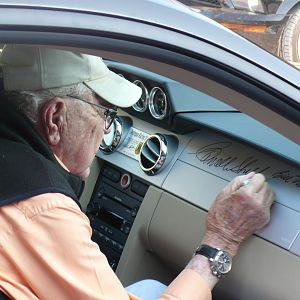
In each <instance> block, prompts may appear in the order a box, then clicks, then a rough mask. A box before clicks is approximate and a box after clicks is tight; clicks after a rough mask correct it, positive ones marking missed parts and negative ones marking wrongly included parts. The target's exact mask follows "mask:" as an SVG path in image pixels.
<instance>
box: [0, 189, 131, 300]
mask: <svg viewBox="0 0 300 300" xmlns="http://www.w3.org/2000/svg"><path fill="white" fill-rule="evenodd" d="M7 209H8V208H7ZM7 215H8V217H9V220H10V221H11V222H13V224H11V226H13V232H11V234H10V236H9V238H6V243H5V245H4V246H5V249H2V250H1V251H3V252H5V253H3V252H2V254H3V255H4V256H5V261H4V262H5V268H4V269H2V270H1V271H0V273H1V274H0V275H1V276H2V274H3V276H5V278H6V283H5V288H4V290H5V291H8V293H9V294H10V295H14V299H23V300H24V299H26V300H27V299H43V300H46V299H49V300H50V299H59V300H69V299H84V300H116V299H118V300H129V299H134V297H133V296H130V295H129V294H128V293H127V292H126V290H125V289H124V288H123V286H122V284H121V282H120V281H119V279H118V278H117V276H116V275H115V273H114V272H113V270H112V269H111V267H110V266H109V264H108V262H107V259H106V257H105V255H104V254H103V253H101V251H99V247H98V245H97V244H96V243H94V242H93V241H92V240H91V234H92V231H91V227H90V224H89V220H88V218H87V217H86V216H85V214H84V213H82V212H81V211H80V210H79V208H78V206H77V204H76V203H75V202H74V201H73V200H71V199H70V198H68V197H66V196H63V195H61V194H44V195H40V196H37V197H33V198H30V199H28V200H25V201H22V203H21V202H20V203H19V204H18V205H17V209H16V207H10V212H9V214H7ZM1 221H2V222H4V221H5V220H3V219H2V220H1ZM10 228H11V227H10ZM2 272H3V273H2ZM8 281H9V282H8ZM15 296H16V297H15Z"/></svg>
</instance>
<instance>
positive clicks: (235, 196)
mask: <svg viewBox="0 0 300 300" xmlns="http://www.w3.org/2000/svg"><path fill="white" fill-rule="evenodd" d="M246 179H249V180H250V182H249V183H248V184H247V185H245V186H244V185H243V181H244V180H246ZM274 197H275V195H274V193H273V191H272V190H271V188H270V187H269V185H268V183H267V182H266V180H265V177H264V176H263V175H262V174H255V173H254V172H252V173H249V174H247V175H244V176H238V177H236V178H235V179H234V180H232V181H231V182H230V183H229V184H228V185H227V186H226V187H225V188H224V189H223V190H222V191H221V192H220V193H219V194H218V196H217V198H216V200H215V202H214V203H213V205H212V207H211V208H210V210H209V212H208V217H207V230H206V233H205V236H204V239H203V240H202V243H203V244H204V243H205V244H208V245H211V246H214V247H220V248H222V249H224V250H227V251H228V252H229V253H230V254H231V255H232V256H234V255H235V254H236V252H237V250H238V248H239V246H240V244H241V243H242V242H243V241H244V240H245V239H247V238H248V237H249V236H251V235H252V234H253V233H254V232H255V231H257V230H258V229H260V228H262V227H263V226H265V225H266V224H267V223H268V222H269V220H270V207H271V205H272V203H273V201H274Z"/></svg>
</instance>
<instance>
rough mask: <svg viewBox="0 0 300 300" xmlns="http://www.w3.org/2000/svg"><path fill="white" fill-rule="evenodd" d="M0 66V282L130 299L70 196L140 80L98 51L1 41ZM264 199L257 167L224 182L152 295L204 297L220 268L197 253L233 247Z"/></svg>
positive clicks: (267, 194) (27, 293)
mask: <svg viewBox="0 0 300 300" xmlns="http://www.w3.org/2000/svg"><path fill="white" fill-rule="evenodd" d="M1 66H2V73H3V84H4V93H3V95H2V96H1V99H0V114H1V117H0V120H1V121H0V122H1V126H0V167H1V168H0V170H1V172H0V187H1V189H0V193H1V197H0V205H1V206H0V226H1V233H0V246H1V248H0V265H1V267H0V289H1V290H2V291H3V292H4V293H5V294H6V295H8V296H9V297H10V298H11V299H22V300H29V299H30V300H33V299H59V300H64V299H103V300H104V299H106V300H109V299H111V300H112V299H114V300H116V299H118V300H121V299H138V298H137V297H136V296H134V295H132V294H131V293H129V292H126V290H125V289H124V288H123V287H122V284H121V283H120V282H119V280H118V278H117V277H116V275H115V274H114V272H113V271H112V269H111V268H110V266H109V265H108V263H107V260H106V258H105V256H104V255H103V254H102V253H101V251H100V250H99V248H98V246H97V245H96V244H95V243H94V242H93V241H92V240H91V233H92V231H91V228H90V225H89V221H88V218H87V217H86V216H85V214H84V213H83V212H82V211H81V210H80V205H79V202H78V199H79V197H80V194H81V192H82V189H83V182H82V178H86V177H87V176H88V175H89V172H90V165H91V163H92V160H93V158H94V156H95V153H96V152H97V150H98V146H99V144H100V142H101V140H102V138H103V135H104V134H106V133H108V132H109V130H110V125H111V123H112V122H113V120H114V117H115V115H116V113H117V107H118V106H120V107H128V106H131V105H132V104H134V103H135V102H136V101H137V100H138V99H139V97H140V95H141V91H140V89H139V88H138V87H137V86H135V85H134V84H132V83H130V82H129V81H127V80H125V79H124V78H121V77H120V76H118V75H116V74H114V73H113V72H111V71H110V70H108V68H107V67H106V66H105V64H104V63H103V62H102V60H101V59H100V58H98V57H95V56H89V55H83V54H78V53H72V52H68V51H62V50H56V49H50V48H39V47H30V46H22V45H9V46H6V47H5V48H4V49H3V52H2V55H1ZM273 199H274V195H273V192H272V191H271V190H270V188H269V186H268V184H267V183H266V181H265V178H264V177H263V176H262V175H260V174H254V173H251V174H248V175H245V176H240V177H237V178H236V179H234V180H233V181H232V182H231V183H229V184H228V185H227V186H226V188H225V189H224V190H223V191H221V192H220V194H219V195H218V197H217V199H216V201H215V203H214V204H213V206H212V208H211V209H210V211H209V214H208V219H207V231H206V234H205V236H204V239H203V241H202V246H201V247H200V248H199V249H198V250H197V251H196V254H195V255H194V256H193V257H192V258H191V261H190V262H189V264H188V265H187V266H186V268H185V269H184V270H183V271H182V272H181V273H180V274H179V276H178V277H177V278H176V279H175V280H174V281H173V282H172V283H171V285H170V286H169V287H167V288H166V289H165V291H163V292H162V294H161V295H160V296H158V297H157V298H159V299H188V300H192V299H199V300H200V299H211V289H212V288H213V287H214V285H215V284H216V283H217V281H218V280H219V278H220V277H221V275H222V274H221V273H220V272H222V270H221V269H220V270H218V269H217V270H213V272H212V270H211V267H210V264H209V261H208V259H207V257H206V256H207V255H208V254H209V252H211V251H212V252H213V251H216V250H215V248H216V247H218V248H221V249H222V250H223V251H224V252H223V254H225V255H227V258H226V259H230V256H231V257H233V256H234V255H235V254H236V253H237V251H238V248H239V246H240V244H241V242H242V241H244V240H245V239H246V238H248V237H249V236H250V235H251V234H252V233H253V232H255V231H256V230H257V229H259V228H261V227H262V226H264V225H265V224H266V223H267V222H268V221H269V213H270V206H271V204H272V202H273ZM195 238H198V237H195ZM225 261H226V260H225ZM222 267H224V266H222Z"/></svg>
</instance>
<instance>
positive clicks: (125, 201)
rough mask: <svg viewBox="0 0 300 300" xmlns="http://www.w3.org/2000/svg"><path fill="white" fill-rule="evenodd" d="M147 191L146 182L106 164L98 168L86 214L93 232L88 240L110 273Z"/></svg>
mask: <svg viewBox="0 0 300 300" xmlns="http://www.w3.org/2000/svg"><path fill="white" fill-rule="evenodd" d="M148 187H149V184H148V183H147V182H146V181H144V180H142V179H140V178H138V177H136V176H135V175H133V174H130V173H128V172H127V171H125V170H123V169H120V168H118V167H116V166H113V165H111V164H109V163H105V164H104V165H103V166H102V168H101V172H100V174H99V177H98V180H97V183H96V185H95V188H94V191H93V194H92V197H91V200H90V202H89V204H88V206H87V211H86V214H87V216H88V218H89V219H90V222H91V226H92V229H93V235H92V240H93V241H95V242H96V243H97V244H98V245H99V247H100V250H101V251H102V252H103V253H104V254H105V255H106V257H107V259H108V262H109V264H110V266H111V267H112V269H113V270H116V268H117V266H118V262H119V260H120V257H121V254H122V251H123V248H124V246H125V243H126V240H127V237H128V235H129V233H130V230H131V227H132V225H133V222H134V220H135V217H136V215H137V213H138V210H139V208H140V205H141V203H142V201H143V198H144V196H145V194H146V192H147V190H148Z"/></svg>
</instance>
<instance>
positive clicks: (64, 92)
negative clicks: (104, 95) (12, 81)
mask: <svg viewBox="0 0 300 300" xmlns="http://www.w3.org/2000/svg"><path fill="white" fill-rule="evenodd" d="M92 94H93V92H92V90H91V89H89V88H88V87H87V86H86V85H85V84H83V83H78V84H75V85H69V86H64V87H59V88H52V89H47V90H39V91H13V92H5V98H6V99H7V101H8V102H10V103H12V104H13V105H14V106H15V107H16V109H18V110H19V111H21V112H22V113H23V114H25V115H26V116H27V117H28V118H29V119H30V120H31V121H32V122H33V123H34V124H36V123H37V122H38V118H39V113H40V109H41V107H42V106H43V105H44V104H45V103H46V102H47V101H49V100H50V99H52V98H54V97H61V98H63V97H66V96H72V97H75V98H79V99H85V98H86V97H87V96H88V95H92Z"/></svg>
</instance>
